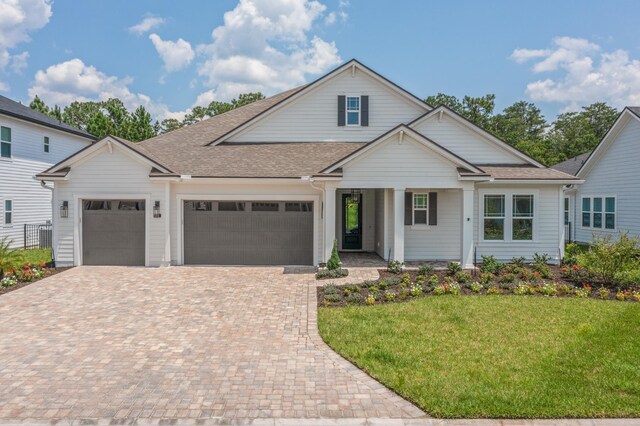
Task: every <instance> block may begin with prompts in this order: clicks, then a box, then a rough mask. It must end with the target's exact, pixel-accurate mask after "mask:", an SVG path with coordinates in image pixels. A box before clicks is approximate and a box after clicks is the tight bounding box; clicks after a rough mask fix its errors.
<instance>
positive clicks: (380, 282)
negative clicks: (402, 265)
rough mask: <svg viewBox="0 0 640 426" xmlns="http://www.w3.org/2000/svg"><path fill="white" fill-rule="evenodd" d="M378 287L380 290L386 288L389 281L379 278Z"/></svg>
mask: <svg viewBox="0 0 640 426" xmlns="http://www.w3.org/2000/svg"><path fill="white" fill-rule="evenodd" d="M378 287H379V288H380V290H383V291H384V290H386V289H387V288H388V287H389V281H387V280H380V281H379V282H378Z"/></svg>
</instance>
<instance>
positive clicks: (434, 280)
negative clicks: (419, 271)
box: [428, 274, 440, 287]
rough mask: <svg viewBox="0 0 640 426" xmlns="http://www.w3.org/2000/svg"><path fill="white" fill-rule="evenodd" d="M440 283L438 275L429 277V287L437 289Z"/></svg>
mask: <svg viewBox="0 0 640 426" xmlns="http://www.w3.org/2000/svg"><path fill="white" fill-rule="evenodd" d="M439 282H440V280H439V279H438V276H437V275H435V274H434V275H431V276H430V277H429V281H428V283H429V286H430V287H435V286H437V285H438V283H439Z"/></svg>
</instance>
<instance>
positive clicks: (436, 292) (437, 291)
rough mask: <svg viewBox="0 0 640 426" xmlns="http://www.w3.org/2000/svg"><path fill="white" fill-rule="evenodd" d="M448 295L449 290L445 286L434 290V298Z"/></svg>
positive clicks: (436, 287)
mask: <svg viewBox="0 0 640 426" xmlns="http://www.w3.org/2000/svg"><path fill="white" fill-rule="evenodd" d="M446 293H447V288H446V287H445V286H444V285H438V286H435V287H434V289H433V295H434V296H442V295H443V294H446Z"/></svg>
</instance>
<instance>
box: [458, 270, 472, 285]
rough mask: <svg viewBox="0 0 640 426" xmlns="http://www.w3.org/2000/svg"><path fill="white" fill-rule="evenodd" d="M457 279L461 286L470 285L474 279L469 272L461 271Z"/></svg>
mask: <svg viewBox="0 0 640 426" xmlns="http://www.w3.org/2000/svg"><path fill="white" fill-rule="evenodd" d="M455 279H456V281H457V282H459V283H460V284H468V283H470V282H471V281H472V280H473V277H472V276H471V274H470V273H468V272H464V271H460V272H458V273H457V274H456V275H455Z"/></svg>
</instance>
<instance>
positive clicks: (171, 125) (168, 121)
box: [158, 118, 184, 133]
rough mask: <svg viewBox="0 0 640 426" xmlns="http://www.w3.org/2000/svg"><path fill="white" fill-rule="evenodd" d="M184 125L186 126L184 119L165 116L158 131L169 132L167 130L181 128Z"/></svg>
mask: <svg viewBox="0 0 640 426" xmlns="http://www.w3.org/2000/svg"><path fill="white" fill-rule="evenodd" d="M182 126H184V124H183V123H182V121H180V120H178V119H176V118H165V119H164V120H162V122H161V123H160V128H159V130H158V133H167V132H170V131H172V130H176V129H179V128H180V127H182Z"/></svg>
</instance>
